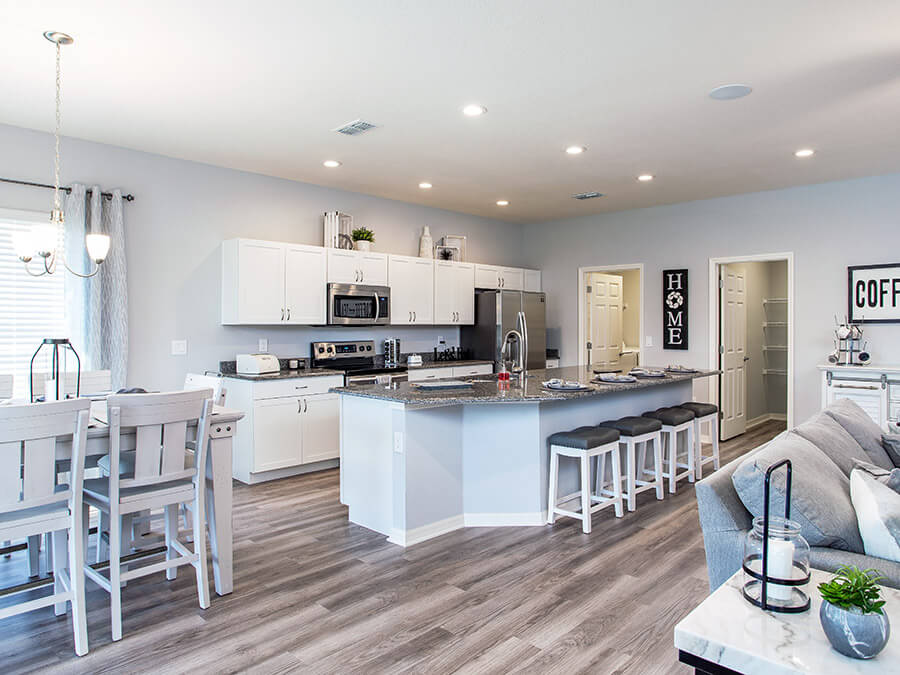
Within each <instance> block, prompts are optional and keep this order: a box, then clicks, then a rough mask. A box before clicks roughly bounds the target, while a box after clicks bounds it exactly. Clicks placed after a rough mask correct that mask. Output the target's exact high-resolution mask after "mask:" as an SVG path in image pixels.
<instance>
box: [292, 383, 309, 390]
mask: <svg viewBox="0 0 900 675" xmlns="http://www.w3.org/2000/svg"><path fill="white" fill-rule="evenodd" d="M294 389H309V385H308V384H304V385H302V386H299V387H294Z"/></svg>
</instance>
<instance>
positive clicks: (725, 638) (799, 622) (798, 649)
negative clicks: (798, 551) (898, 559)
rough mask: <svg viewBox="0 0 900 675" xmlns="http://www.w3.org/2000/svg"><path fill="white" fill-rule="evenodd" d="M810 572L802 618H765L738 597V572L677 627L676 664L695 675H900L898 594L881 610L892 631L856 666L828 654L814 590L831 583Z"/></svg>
mask: <svg viewBox="0 0 900 675" xmlns="http://www.w3.org/2000/svg"><path fill="white" fill-rule="evenodd" d="M831 576H832V575H831V574H829V573H828V572H821V571H819V570H815V569H814V570H812V574H811V579H810V582H809V585H808V586H807V587H806V591H807V593H809V597H810V602H811V605H812V606H811V607H810V610H809V611H808V612H804V613H803V614H778V613H775V612H763V611H762V610H761V609H759V608H758V607H754V606H753V605H751V604H750V603H749V602H747V601H746V600H744V598H743V597H742V596H741V584H742V582H743V576H742V573H741V572H740V571H739V572H737V573H736V574H735V575H734V576H732V577H731V578H730V579H729V580H728V581H726V582H725V583H724V584H722V586H720V587H719V588H718V589H716V590H715V591H714V592H713V593H712V594H711V595H710V596H709V597H708V598H706V600H704V601H703V602H702V603H700V605H698V606H697V607H696V608H695V609H694V610H693V611H692V612H691V613H690V614H688V615H687V616H686V617H685V618H684V619H682V620H681V621H680V622H679V623H678V625H677V626H675V647H676V648H677V649H678V660H679V661H681V662H682V663H686V664H687V665H689V666H693V667H694V668H695V669H696V672H699V673H710V674H719V673H744V674H745V675H757V674H760V675H761V674H763V673H765V675H776V674H778V675H780V674H782V673H822V674H823V675H825V674H827V675H836V674H838V673H863V674H865V673H879V674H881V675H887V674H888V673H900V591H897V590H894V589H893V588H883V593H884V599H885V601H886V602H885V605H884V609H885V610H886V611H887V614H888V616H889V617H890V620H891V623H892V624H893V628H894V630H895V631H896V632H895V633H894V635H893V636H892V637H891V639H890V640H889V641H888V644H887V646H886V647H885V648H884V651H882V652H881V653H880V654H879V655H878V656H876V657H875V658H874V659H870V660H868V661H860V660H857V659H851V658H848V657H846V656H842V655H841V654H839V653H838V652H836V651H835V650H834V649H832V648H831V643H829V642H828V638H826V637H825V633H824V631H823V630H822V625H821V624H820V623H819V606H820V605H821V604H822V598H821V596H820V595H819V592H818V590H817V589H816V587H817V586H818V585H819V584H820V583H821V582H823V581H828V580H829V579H830V578H831Z"/></svg>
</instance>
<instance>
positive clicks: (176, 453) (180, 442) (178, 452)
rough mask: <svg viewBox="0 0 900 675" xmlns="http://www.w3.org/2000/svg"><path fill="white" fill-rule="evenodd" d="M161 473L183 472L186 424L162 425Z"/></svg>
mask: <svg viewBox="0 0 900 675" xmlns="http://www.w3.org/2000/svg"><path fill="white" fill-rule="evenodd" d="M162 440H163V456H162V473H163V474H167V473H174V472H176V471H184V456H185V455H184V449H185V446H187V422H169V423H168V424H164V425H163V439H162Z"/></svg>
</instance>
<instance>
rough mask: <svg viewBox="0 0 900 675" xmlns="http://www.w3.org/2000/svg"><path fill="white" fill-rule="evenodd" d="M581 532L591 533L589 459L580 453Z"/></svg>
mask: <svg viewBox="0 0 900 675" xmlns="http://www.w3.org/2000/svg"><path fill="white" fill-rule="evenodd" d="M581 531H582V532H584V533H585V534H590V533H591V458H590V457H588V454H587V452H582V453H581Z"/></svg>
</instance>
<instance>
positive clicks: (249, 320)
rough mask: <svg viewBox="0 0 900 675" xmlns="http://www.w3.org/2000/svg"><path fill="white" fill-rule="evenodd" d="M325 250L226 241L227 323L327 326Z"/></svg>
mask: <svg viewBox="0 0 900 675" xmlns="http://www.w3.org/2000/svg"><path fill="white" fill-rule="evenodd" d="M325 263H326V261H325V249H324V248H321V247H319V246H304V245H301V244H282V243H278V242H271V241H257V240H254V239H229V240H227V241H225V242H223V243H222V323H223V324H256V325H265V324H298V325H299V324H324V323H325V278H326V277H325Z"/></svg>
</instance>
